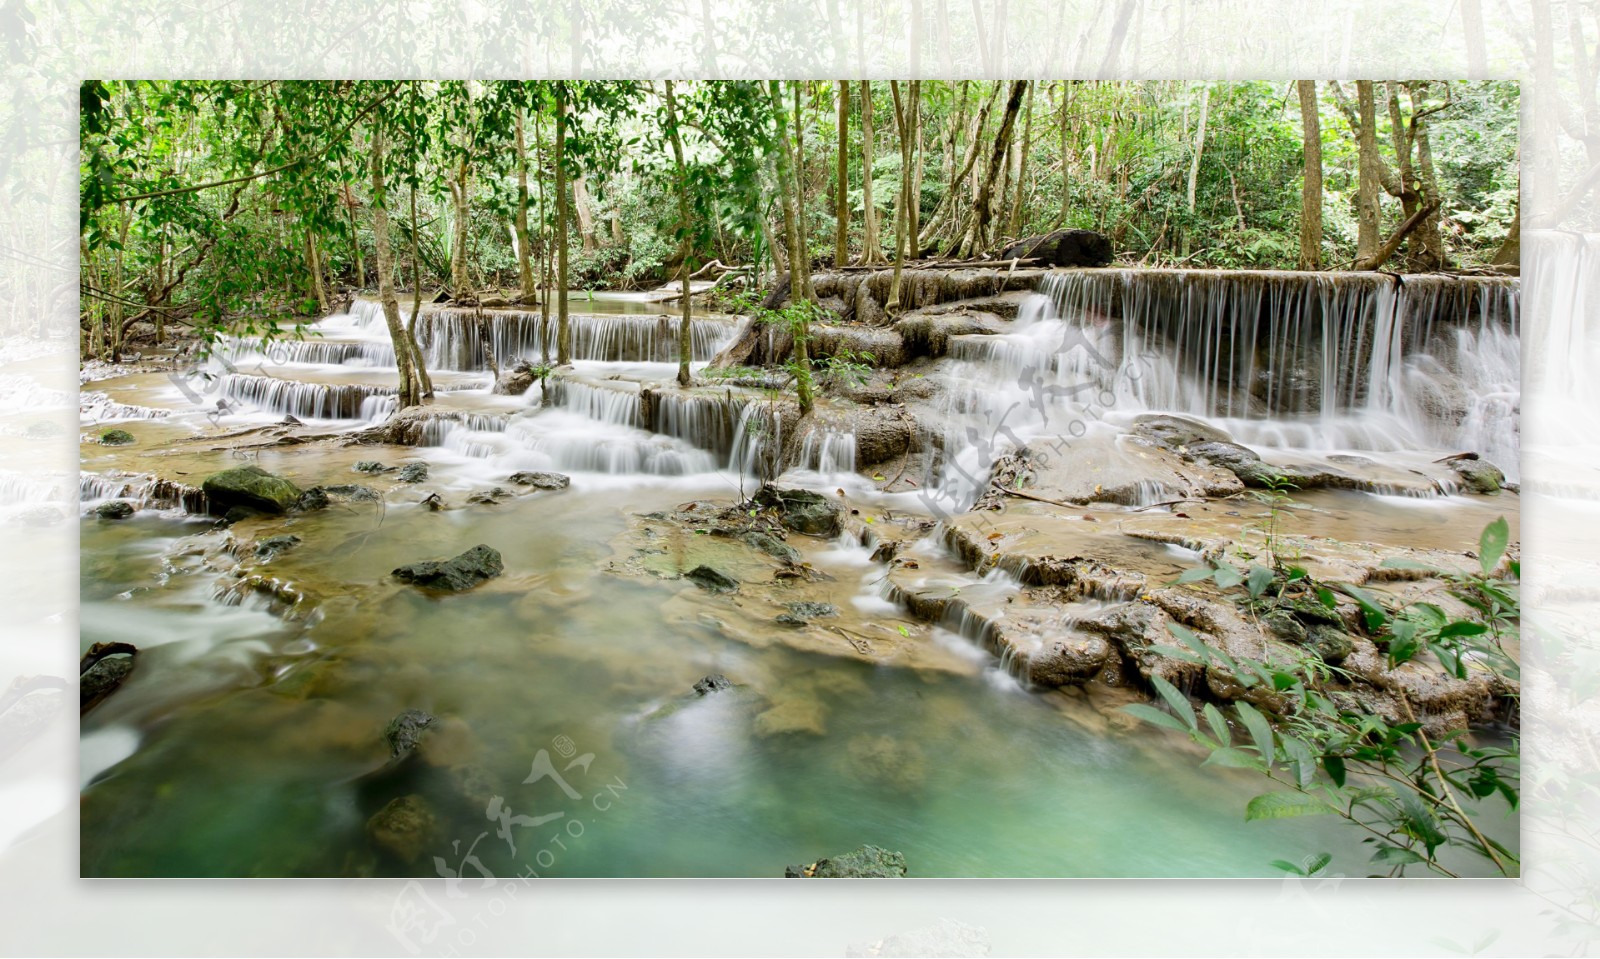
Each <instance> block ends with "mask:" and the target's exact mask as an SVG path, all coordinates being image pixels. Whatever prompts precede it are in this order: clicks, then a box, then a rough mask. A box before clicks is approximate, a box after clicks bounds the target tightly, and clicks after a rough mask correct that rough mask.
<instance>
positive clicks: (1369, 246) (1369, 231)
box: [1356, 80, 1382, 262]
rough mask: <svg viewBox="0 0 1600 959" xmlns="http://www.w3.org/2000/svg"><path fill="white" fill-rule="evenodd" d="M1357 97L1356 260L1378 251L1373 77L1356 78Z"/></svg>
mask: <svg viewBox="0 0 1600 959" xmlns="http://www.w3.org/2000/svg"><path fill="white" fill-rule="evenodd" d="M1356 101H1357V103H1358V110H1359V112H1360V123H1359V125H1358V129H1357V130H1356V151H1357V153H1358V155H1359V161H1360V176H1359V177H1358V180H1357V187H1356V260H1357V261H1358V262H1359V261H1364V260H1370V259H1372V258H1373V257H1376V256H1377V254H1378V189H1379V179H1378V176H1379V174H1378V164H1379V163H1381V162H1382V161H1381V160H1380V159H1379V157H1378V135H1377V110H1376V108H1375V107H1374V104H1373V101H1372V81H1371V80H1357V81H1356Z"/></svg>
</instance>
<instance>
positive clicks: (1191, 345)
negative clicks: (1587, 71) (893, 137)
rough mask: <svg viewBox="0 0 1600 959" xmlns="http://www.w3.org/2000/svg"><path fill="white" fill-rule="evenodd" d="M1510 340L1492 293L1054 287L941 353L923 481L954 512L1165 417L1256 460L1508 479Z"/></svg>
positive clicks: (1512, 319)
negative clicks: (1456, 465) (939, 450)
mask: <svg viewBox="0 0 1600 959" xmlns="http://www.w3.org/2000/svg"><path fill="white" fill-rule="evenodd" d="M1519 333H1520V323H1519V291H1518V286H1517V284H1516V282H1515V281H1512V280H1506V279H1499V278H1481V277H1445V276H1419V277H1406V278H1399V277H1393V276H1389V275H1381V274H1307V273H1265V272H1229V273H1219V272H1211V271H1171V270H1072V271H1063V272H1054V273H1051V274H1048V275H1047V276H1046V277H1045V278H1044V280H1043V282H1042V283H1041V285H1040V288H1039V291H1038V293H1037V294H1036V295H1034V296H1032V297H1030V298H1028V300H1027V301H1025V302H1024V303H1023V304H1022V306H1021V308H1020V309H1019V312H1018V318H1017V322H1016V323H1015V325H1014V327H1013V329H1012V330H1011V331H1010V332H1008V333H1004V334H1000V335H993V336H981V335H967V336H957V337H954V338H952V340H951V343H950V347H949V356H950V358H951V360H952V361H953V362H951V363H950V364H949V370H948V372H947V374H946V383H945V386H946V394H945V407H944V412H945V415H946V417H947V426H946V437H945V455H944V458H943V460H942V461H941V462H940V463H939V465H938V466H937V468H936V471H935V472H934V473H933V475H932V477H931V479H932V481H933V483H934V485H935V487H936V488H937V489H938V490H939V491H940V492H941V494H942V495H943V496H944V497H945V498H947V499H948V500H950V501H951V502H952V503H953V504H954V505H955V506H956V507H957V508H964V507H965V506H966V505H969V504H970V503H971V502H972V500H973V499H975V498H976V496H977V495H978V493H980V492H981V490H982V489H983V487H984V486H986V485H987V475H988V469H989V467H990V466H991V465H992V463H993V462H994V460H995V459H996V458H997V457H998V455H1000V454H1001V453H1003V452H1004V451H1005V450H1006V449H1009V448H1015V447H1018V446H1020V445H1022V444H1024V443H1026V442H1028V441H1029V440H1030V439H1033V438H1035V437H1039V436H1043V435H1058V434H1070V435H1073V436H1081V435H1084V434H1086V433H1088V432H1090V431H1093V430H1096V429H1103V428H1104V427H1103V425H1102V424H1103V423H1105V422H1107V421H1116V420H1119V419H1121V420H1123V421H1125V420H1126V419H1127V418H1128V416H1130V415H1131V414H1136V413H1142V412H1167V413H1179V414H1184V415H1187V416H1191V417H1197V418H1201V419H1206V420H1210V421H1212V422H1214V423H1216V424H1217V425H1219V426H1221V427H1222V428H1223V429H1225V430H1227V431H1228V432H1229V433H1231V434H1232V435H1233V437H1234V438H1235V439H1236V440H1238V441H1239V442H1241V443H1244V444H1246V445H1251V446H1258V447H1265V448H1275V449H1296V450H1308V451H1318V452H1323V453H1337V452H1361V451H1370V452H1392V451H1400V450H1423V451H1428V450H1437V451H1439V452H1440V453H1441V454H1448V453H1456V452H1466V451H1472V452H1476V453H1479V454H1480V455H1481V456H1483V457H1485V458H1486V459H1488V460H1489V461H1491V462H1493V463H1495V464H1496V465H1497V466H1499V467H1500V468H1501V469H1502V470H1504V472H1505V473H1506V475H1507V476H1508V477H1509V478H1510V479H1512V480H1515V479H1516V478H1517V475H1518V455H1519V450H1520V429H1519V418H1520V405H1521V388H1520V382H1519V376H1518V365H1519V352H1520V342H1519V341H1520V337H1519ZM1148 492H1149V493H1150V495H1151V496H1155V495H1158V494H1157V491H1155V490H1150V491H1148ZM1140 505H1146V504H1140Z"/></svg>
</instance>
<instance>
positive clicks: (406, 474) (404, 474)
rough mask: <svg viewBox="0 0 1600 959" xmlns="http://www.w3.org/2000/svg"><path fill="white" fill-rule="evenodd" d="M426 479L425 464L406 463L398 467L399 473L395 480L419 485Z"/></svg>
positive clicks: (426, 465)
mask: <svg viewBox="0 0 1600 959" xmlns="http://www.w3.org/2000/svg"><path fill="white" fill-rule="evenodd" d="M427 478H428V464H427V463H407V464H406V465H404V466H402V467H400V473H399V475H398V476H396V477H395V479H397V480H399V481H400V482H402V483H420V482H422V481H423V480H426V479H427Z"/></svg>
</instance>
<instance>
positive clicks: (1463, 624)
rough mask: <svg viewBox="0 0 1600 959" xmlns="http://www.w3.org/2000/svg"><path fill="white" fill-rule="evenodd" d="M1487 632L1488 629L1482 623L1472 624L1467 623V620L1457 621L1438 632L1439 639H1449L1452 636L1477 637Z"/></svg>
mask: <svg viewBox="0 0 1600 959" xmlns="http://www.w3.org/2000/svg"><path fill="white" fill-rule="evenodd" d="M1488 631H1489V627H1487V626H1485V625H1483V624H1482V623H1473V622H1468V621H1467V620H1457V621H1456V622H1454V623H1451V624H1450V625H1448V626H1446V627H1445V628H1443V629H1441V630H1439V638H1440V639H1449V638H1450V637H1452V636H1477V635H1479V634H1481V633H1487V632H1488Z"/></svg>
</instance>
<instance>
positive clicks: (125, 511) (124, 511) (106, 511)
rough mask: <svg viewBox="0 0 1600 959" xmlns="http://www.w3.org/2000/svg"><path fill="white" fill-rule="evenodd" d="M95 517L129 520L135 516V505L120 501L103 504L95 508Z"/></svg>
mask: <svg viewBox="0 0 1600 959" xmlns="http://www.w3.org/2000/svg"><path fill="white" fill-rule="evenodd" d="M94 515H96V516H98V517H100V518H101V519H127V518H128V517H130V516H132V515H133V504H132V503H128V502H125V501H123V500H120V499H114V500H112V501H111V502H109V503H101V504H100V505H99V506H96V507H95V508H94Z"/></svg>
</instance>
